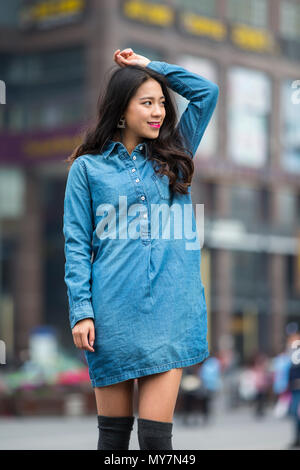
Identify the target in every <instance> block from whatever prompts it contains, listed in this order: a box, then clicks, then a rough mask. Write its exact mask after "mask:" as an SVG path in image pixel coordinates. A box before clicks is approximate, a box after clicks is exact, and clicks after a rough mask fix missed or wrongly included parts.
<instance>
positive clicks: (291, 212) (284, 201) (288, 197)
mask: <svg viewBox="0 0 300 470" xmlns="http://www.w3.org/2000/svg"><path fill="white" fill-rule="evenodd" d="M278 212H279V224H280V227H281V228H282V229H283V230H284V231H285V232H287V233H289V234H290V233H291V231H292V230H293V229H294V228H296V225H297V198H296V195H295V193H294V192H293V191H292V190H290V189H288V188H283V189H280V190H279V191H278Z"/></svg>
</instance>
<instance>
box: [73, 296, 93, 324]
mask: <svg viewBox="0 0 300 470" xmlns="http://www.w3.org/2000/svg"><path fill="white" fill-rule="evenodd" d="M84 318H92V319H94V318H95V317H94V310H93V306H92V303H91V301H90V300H86V301H84V302H79V303H77V304H75V305H73V306H72V309H71V310H70V324H71V329H72V328H74V326H75V325H76V323H77V322H79V321H80V320H83V319H84Z"/></svg>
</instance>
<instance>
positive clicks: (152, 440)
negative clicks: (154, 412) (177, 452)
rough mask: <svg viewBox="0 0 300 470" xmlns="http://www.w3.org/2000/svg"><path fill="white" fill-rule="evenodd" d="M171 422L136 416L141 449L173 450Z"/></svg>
mask: <svg viewBox="0 0 300 470" xmlns="http://www.w3.org/2000/svg"><path fill="white" fill-rule="evenodd" d="M172 428H173V422H164V421H154V420H152V419H144V418H138V440H139V445H140V449H141V450H173V447H172Z"/></svg>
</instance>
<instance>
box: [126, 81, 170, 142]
mask: <svg viewBox="0 0 300 470" xmlns="http://www.w3.org/2000/svg"><path fill="white" fill-rule="evenodd" d="M164 102H165V97H164V95H163V91H162V88H161V86H160V84H159V83H158V82H157V81H156V80H153V79H149V80H147V81H146V82H144V83H143V84H142V85H141V86H140V87H139V88H138V90H137V92H136V94H135V95H134V96H133V97H132V98H131V100H130V102H129V104H128V106H127V109H126V111H125V113H124V117H125V121H126V128H125V129H124V131H125V134H126V135H127V137H131V138H137V139H140V138H145V137H146V138H147V139H156V138H157V137H158V135H159V131H160V128H161V126H162V123H163V121H164V119H165V115H166V110H165V104H164ZM149 123H152V124H154V125H150V124H149Z"/></svg>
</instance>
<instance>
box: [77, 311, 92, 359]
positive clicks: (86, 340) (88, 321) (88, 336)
mask: <svg viewBox="0 0 300 470" xmlns="http://www.w3.org/2000/svg"><path fill="white" fill-rule="evenodd" d="M72 335H73V341H74V343H75V346H76V348H79V349H86V350H87V351H91V352H95V350H94V348H93V345H94V341H95V326H94V320H93V319H92V318H84V319H83V320H79V321H78V322H77V323H76V325H75V326H74V327H73V328H72Z"/></svg>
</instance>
